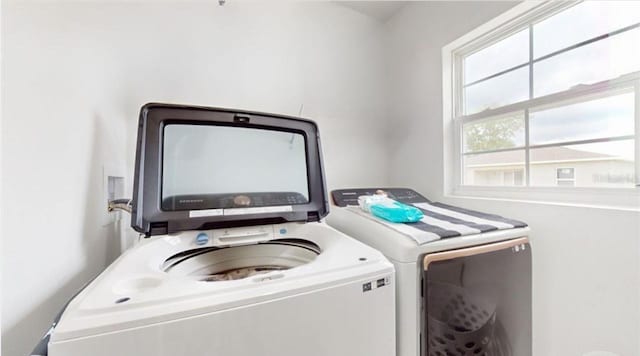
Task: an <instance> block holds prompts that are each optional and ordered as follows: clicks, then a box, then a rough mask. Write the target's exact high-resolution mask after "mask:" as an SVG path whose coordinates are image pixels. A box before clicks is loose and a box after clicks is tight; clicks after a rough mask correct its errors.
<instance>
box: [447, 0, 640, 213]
mask: <svg viewBox="0 0 640 356" xmlns="http://www.w3.org/2000/svg"><path fill="white" fill-rule="evenodd" d="M573 4H575V2H556V1H545V2H540V1H525V2H523V3H521V4H518V5H516V6H515V7H513V8H511V9H510V10H508V11H506V12H504V13H503V14H501V15H499V16H497V17H495V18H494V19H492V20H490V21H489V22H487V23H485V24H483V25H481V26H480V27H478V28H476V29H474V30H472V31H471V32H469V33H467V34H465V35H464V36H462V37H460V38H458V39H457V40H455V41H453V42H451V43H450V44H448V45H446V46H444V47H443V49H442V73H443V74H442V75H443V77H442V111H443V144H444V150H443V152H444V153H443V156H444V157H443V162H444V172H443V174H444V179H443V182H444V185H443V193H444V196H446V197H469V198H481V199H491V200H495V199H498V200H508V201H525V202H536V203H549V204H554V205H558V204H560V205H572V206H588V207H596V208H605V209H619V210H631V211H640V135H638V132H639V131H640V90H638V89H640V88H638V87H637V86H638V84H637V78H635V77H633V78H625V77H622V78H616V79H614V80H610V81H606V82H603V83H597V84H594V85H589V86H584V87H580V88H577V89H576V91H584V94H588V93H589V91H593V90H595V89H597V87H598V86H601V85H606V86H609V87H610V86H611V85H614V86H616V85H620V86H623V85H628V81H629V80H634V81H635V85H636V90H635V93H636V95H635V127H636V140H635V160H636V165H635V168H636V187H635V188H584V187H572V188H564V187H481V186H464V185H462V184H461V167H460V163H461V159H460V157H461V147H462V146H461V142H460V138H461V133H460V125H456V124H455V123H454V121H453V118H454V117H455V114H456V113H458V112H460V111H461V110H460V107H456V106H457V105H458V106H459V105H460V103H456V102H455V101H454V98H455V91H456V90H460V89H459V85H456V81H457V80H458V78H459V77H460V74H461V73H456V72H455V70H456V68H461V66H460V65H456V64H457V63H455V62H454V61H456V60H457V61H459V60H460V59H459V58H460V55H459V53H460V52H461V51H462V50H464V52H467V53H468V51H471V50H473V48H472V47H470V43H473V44H474V45H475V46H476V48H477V46H481V45H482V44H484V43H489V42H492V41H495V40H497V39H500V38H502V37H506V36H508V35H509V34H511V33H513V30H514V29H516V28H520V27H521V26H523V24H525V23H529V22H531V21H532V20H533V19H538V18H543V17H545V16H548V14H550V13H555V12H556V11H558V10H560V9H562V8H564V7H569V6H571V5H573ZM556 95H558V94H551V95H548V96H547V97H542V98H539V100H540V104H543V103H545V102H550V101H551V100H554V101H555V100H556V99H558V98H557V97H556V98H553V97H554V96H556ZM572 96H574V95H572ZM517 106H518V104H513V105H508V106H506V107H502V108H498V109H495V114H496V115H498V114H499V113H504V112H509V111H514V110H516V109H517V108H516V107H517Z"/></svg>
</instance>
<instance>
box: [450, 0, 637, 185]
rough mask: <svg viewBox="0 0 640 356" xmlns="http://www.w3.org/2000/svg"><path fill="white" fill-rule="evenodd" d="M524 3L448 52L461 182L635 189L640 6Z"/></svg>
mask: <svg viewBox="0 0 640 356" xmlns="http://www.w3.org/2000/svg"><path fill="white" fill-rule="evenodd" d="M518 7H519V8H518ZM518 7H517V8H518V9H514V10H512V11H510V12H508V13H507V14H505V15H503V16H501V17H499V18H498V19H496V20H494V21H492V22H490V23H489V24H487V25H485V26H484V27H482V28H481V29H479V30H476V31H474V32H472V33H471V34H468V35H467V36H465V37H463V38H461V39H460V40H458V41H456V42H454V43H452V44H451V45H449V46H447V47H445V49H444V51H443V55H444V61H443V63H444V65H445V84H444V85H445V95H444V97H445V100H447V99H448V100H449V101H450V104H451V106H450V108H446V105H445V120H449V121H450V122H451V127H452V129H451V130H450V132H451V133H452V136H453V138H452V140H451V142H452V151H451V152H452V153H453V154H452V156H451V157H452V160H453V162H452V163H453V164H452V167H453V168H452V172H453V173H452V174H451V179H452V180H453V186H454V187H459V188H464V187H482V186H485V187H486V186H493V187H495V186H510V187H518V186H521V187H522V188H521V189H525V190H527V189H528V190H530V189H532V188H536V187H554V188H556V189H557V188H558V187H560V188H569V189H575V188H580V187H582V188H587V187H589V188H627V189H629V188H631V189H634V186H635V184H636V182H637V180H638V178H640V177H637V175H638V174H637V172H640V157H636V155H638V153H637V152H640V144H639V143H638V142H637V140H638V139H640V137H639V134H638V132H639V131H640V108H638V105H639V104H638V103H639V102H640V99H639V98H640V2H626V1H606V2H605V1H588V2H578V3H575V2H572V3H568V2H546V3H542V4H540V3H537V4H531V3H529V4H521V5H518ZM447 76H450V81H447V80H448V79H449V78H448V77H447ZM449 93H450V94H449ZM445 104H446V102H445ZM445 127H446V126H445ZM576 172H580V174H579V175H576ZM493 189H494V191H495V189H496V188H493ZM636 190H637V189H636Z"/></svg>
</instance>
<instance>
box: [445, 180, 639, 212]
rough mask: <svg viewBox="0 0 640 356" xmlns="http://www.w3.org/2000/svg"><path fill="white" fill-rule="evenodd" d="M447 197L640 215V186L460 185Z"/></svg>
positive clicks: (446, 195)
mask: <svg viewBox="0 0 640 356" xmlns="http://www.w3.org/2000/svg"><path fill="white" fill-rule="evenodd" d="M445 197H450V198H468V199H481V200H494V201H509V202H519V203H532V204H545V205H556V206H571V207H582V208H592V209H606V210H618V211H633V212H640V187H636V188H607V189H603V188H557V187H535V188H531V187H529V188H524V187H488V186H459V187H457V188H454V189H453V191H452V192H450V193H448V194H445Z"/></svg>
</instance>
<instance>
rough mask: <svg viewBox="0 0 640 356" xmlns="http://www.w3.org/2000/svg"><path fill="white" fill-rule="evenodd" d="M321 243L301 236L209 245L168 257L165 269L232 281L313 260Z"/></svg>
mask: <svg viewBox="0 0 640 356" xmlns="http://www.w3.org/2000/svg"><path fill="white" fill-rule="evenodd" d="M320 252H321V251H320V248H319V247H318V245H316V244H314V243H313V242H311V241H307V240H302V239H279V240H272V241H269V242H263V243H258V244H252V245H242V246H234V247H224V248H219V247H206V248H199V249H194V250H189V251H185V252H181V253H179V254H176V255H174V256H172V257H170V258H168V259H167V260H166V261H165V263H164V264H163V266H162V269H163V270H164V271H165V272H167V273H170V274H173V275H178V276H185V277H191V278H195V279H196V280H200V281H205V282H217V281H229V280H238V279H244V278H247V277H251V276H255V275H259V274H264V273H268V272H272V271H282V270H288V269H291V268H295V267H299V266H302V265H305V264H307V263H310V262H312V261H313V260H315V259H316V257H318V255H319V254H320Z"/></svg>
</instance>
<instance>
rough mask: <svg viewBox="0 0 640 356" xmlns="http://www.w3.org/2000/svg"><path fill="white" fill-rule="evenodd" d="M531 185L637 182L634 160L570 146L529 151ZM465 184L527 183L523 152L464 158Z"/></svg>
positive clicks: (518, 184) (604, 184) (596, 185)
mask: <svg viewBox="0 0 640 356" xmlns="http://www.w3.org/2000/svg"><path fill="white" fill-rule="evenodd" d="M530 160H531V165H530V167H531V172H530V174H531V181H530V185H532V186H576V187H628V186H633V184H634V162H633V160H632V159H629V158H625V157H620V156H612V155H607V154H602V153H595V152H589V151H581V150H578V149H574V148H568V147H549V148H541V149H534V150H531V152H530ZM464 169H465V174H464V177H465V182H464V184H466V185H504V186H521V185H525V162H524V151H505V152H496V153H491V154H483V155H469V156H466V157H465V163H464Z"/></svg>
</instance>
